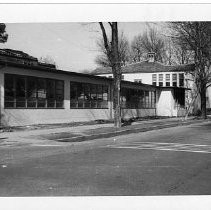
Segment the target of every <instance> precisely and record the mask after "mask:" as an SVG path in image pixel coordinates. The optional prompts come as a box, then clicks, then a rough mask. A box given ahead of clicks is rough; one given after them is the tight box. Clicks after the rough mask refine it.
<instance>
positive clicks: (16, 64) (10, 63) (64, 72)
mask: <svg viewBox="0 0 211 210" xmlns="http://www.w3.org/2000/svg"><path fill="white" fill-rule="evenodd" d="M0 64H1V65H4V66H12V67H17V68H24V69H29V70H36V71H42V72H43V71H45V72H48V73H55V74H63V75H72V76H79V77H88V78H91V79H96V80H101V81H102V80H104V81H105V80H106V81H108V82H112V81H113V78H107V77H101V76H95V75H91V74H84V73H79V72H73V71H64V70H60V69H54V68H49V67H46V66H39V65H37V66H34V65H27V64H21V63H15V62H11V61H3V60H0ZM121 83H122V84H128V85H132V86H139V87H145V88H151V89H154V90H155V89H158V88H159V87H156V86H154V85H149V84H144V83H137V82H131V81H125V80H122V81H121Z"/></svg>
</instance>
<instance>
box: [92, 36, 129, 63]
mask: <svg viewBox="0 0 211 210" xmlns="http://www.w3.org/2000/svg"><path fill="white" fill-rule="evenodd" d="M118 40H119V42H118V49H119V57H120V61H121V66H125V65H126V64H127V63H128V62H129V60H130V49H129V42H128V40H127V38H126V37H125V35H124V33H123V32H122V33H121V35H120V36H119V37H118ZM97 46H98V49H99V51H100V53H101V55H98V56H97V57H96V59H95V62H96V63H97V64H98V65H99V66H103V67H111V66H112V64H111V63H110V61H109V59H108V55H107V50H106V49H105V46H104V40H103V39H100V40H99V41H98V42H97ZM108 46H109V47H110V48H111V43H108Z"/></svg>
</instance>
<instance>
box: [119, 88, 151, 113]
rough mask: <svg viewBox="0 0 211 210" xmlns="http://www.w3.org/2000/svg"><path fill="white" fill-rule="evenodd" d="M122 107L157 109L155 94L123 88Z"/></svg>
mask: <svg viewBox="0 0 211 210" xmlns="http://www.w3.org/2000/svg"><path fill="white" fill-rule="evenodd" d="M121 107H122V108H125V109H141V108H155V92H154V91H147V90H138V89H131V88H122V89H121Z"/></svg>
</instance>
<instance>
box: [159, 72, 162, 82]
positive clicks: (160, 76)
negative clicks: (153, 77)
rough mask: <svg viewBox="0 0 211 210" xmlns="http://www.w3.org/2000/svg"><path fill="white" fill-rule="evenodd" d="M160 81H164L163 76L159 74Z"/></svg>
mask: <svg viewBox="0 0 211 210" xmlns="http://www.w3.org/2000/svg"><path fill="white" fill-rule="evenodd" d="M159 81H160V82H162V81H163V74H159Z"/></svg>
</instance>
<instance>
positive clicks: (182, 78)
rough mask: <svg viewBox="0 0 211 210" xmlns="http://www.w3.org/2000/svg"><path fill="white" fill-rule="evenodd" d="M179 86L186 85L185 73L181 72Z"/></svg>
mask: <svg viewBox="0 0 211 210" xmlns="http://www.w3.org/2000/svg"><path fill="white" fill-rule="evenodd" d="M179 86H180V87H184V74H183V73H181V74H179Z"/></svg>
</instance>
